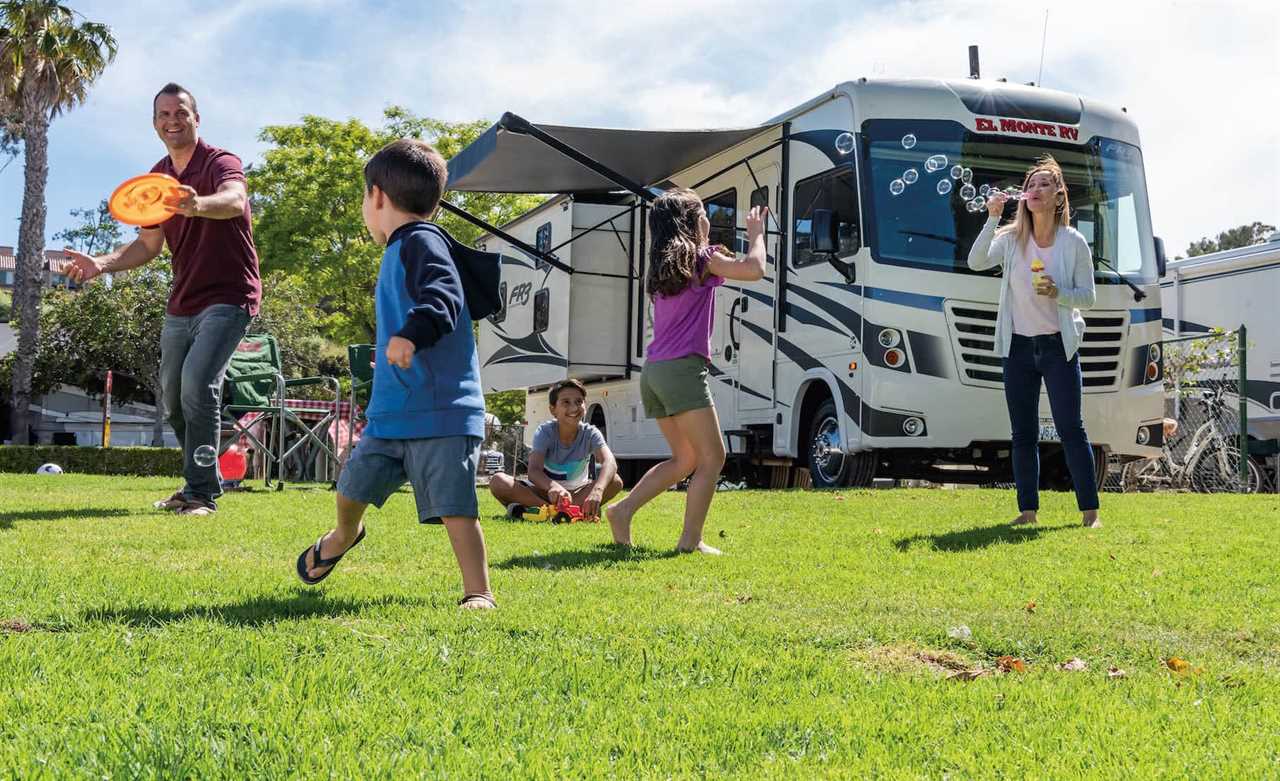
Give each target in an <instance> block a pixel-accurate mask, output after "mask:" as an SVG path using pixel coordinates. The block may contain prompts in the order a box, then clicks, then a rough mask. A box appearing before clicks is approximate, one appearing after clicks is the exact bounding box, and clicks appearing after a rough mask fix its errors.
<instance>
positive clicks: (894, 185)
mask: <svg viewBox="0 0 1280 781" xmlns="http://www.w3.org/2000/svg"><path fill="white" fill-rule="evenodd" d="M905 189H907V185H906V183H905V182H903V181H902V180H901V179H894V180H893V181H892V182H889V192H891V193H893V194H894V195H902V191H903V190H905Z"/></svg>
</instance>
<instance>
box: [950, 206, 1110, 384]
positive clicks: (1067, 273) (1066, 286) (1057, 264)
mask: <svg viewBox="0 0 1280 781" xmlns="http://www.w3.org/2000/svg"><path fill="white" fill-rule="evenodd" d="M999 224H1000V218H999V217H988V218H987V222H986V224H985V225H983V226H982V232H981V233H979V234H978V238H976V239H974V241H973V246H972V247H970V248H969V268H971V269H973V270H974V271H983V270H986V269H989V268H992V267H994V266H1000V268H1001V269H1002V271H1003V272H1004V273H1003V274H1002V276H1001V280H1000V313H999V314H998V315H997V316H996V352H997V353H999V355H1000V357H1001V358H1007V357H1008V356H1009V345H1010V344H1011V343H1012V342H1013V316H1012V315H1011V314H1010V312H1009V307H1008V306H1006V303H1005V302H1006V300H1007V299H1008V297H1009V278H1010V277H1011V276H1012V275H1011V274H1010V273H1009V269H1010V267H1011V265H1012V264H1013V262H1014V259H1015V258H1016V257H1017V256H1018V247H1017V242H1016V237H1015V236H1014V234H1013V233H1012V232H1009V233H1004V234H1002V235H1000V236H998V237H997V236H996V227H997V226H998V225H999ZM1044 270H1045V273H1046V274H1048V275H1049V276H1051V277H1053V281H1054V283H1055V284H1056V285H1057V286H1058V298H1057V302H1058V330H1059V331H1060V332H1061V334H1062V349H1063V351H1064V352H1065V353H1066V356H1067V360H1068V361H1069V360H1071V358H1072V356H1074V355H1075V354H1076V350H1077V349H1079V347H1080V340H1081V339H1082V338H1083V337H1084V316H1082V315H1081V314H1080V310H1081V309H1091V308H1092V307H1093V304H1094V301H1095V300H1097V293H1096V291H1095V290H1094V287H1093V254H1092V253H1091V252H1090V251H1089V243H1088V242H1086V241H1085V240H1084V236H1082V235H1080V232H1079V231H1077V230H1076V229H1075V228H1072V227H1069V226H1066V225H1063V226H1059V227H1058V232H1057V233H1056V234H1054V238H1053V252H1052V253H1050V257H1049V258H1048V260H1046V261H1045V269H1044Z"/></svg>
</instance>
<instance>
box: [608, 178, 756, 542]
mask: <svg viewBox="0 0 1280 781" xmlns="http://www.w3.org/2000/svg"><path fill="white" fill-rule="evenodd" d="M767 213H768V209H766V208H764V207H760V206H757V207H753V208H752V209H751V211H750V212H749V213H748V214H747V254H746V256H745V257H744V258H742V259H741V260H739V259H737V258H736V257H735V256H734V255H733V254H732V253H731V252H730V251H729V250H728V249H726V248H725V247H722V246H714V247H713V246H708V244H707V238H708V236H709V235H710V232H711V222H710V221H709V220H708V219H707V214H706V211H705V210H704V209H703V208H702V201H701V199H699V198H698V194H697V193H695V192H694V191H693V190H685V189H676V190H669V191H667V192H666V193H663V194H662V195H661V196H659V197H658V198H657V199H656V200H654V202H653V204H652V205H651V211H650V212H649V233H650V235H651V236H652V238H653V241H652V246H651V248H650V250H649V275H648V279H646V280H645V288H646V290H647V291H648V293H649V295H650V296H652V297H653V341H652V342H650V343H649V347H648V349H647V350H646V353H645V357H646V360H645V365H644V371H643V373H642V374H641V376H640V397H641V400H642V401H643V403H644V411H645V415H647V416H648V417H651V418H657V420H658V428H659V429H661V431H662V436H663V437H665V438H666V440H667V444H668V445H669V446H670V448H671V458H669V459H667V460H666V461H663V462H662V463H660V464H658V465H657V466H655V467H654V468H652V469H650V470H649V471H648V472H647V473H645V476H644V477H642V478H640V482H638V483H636V487H635V488H633V489H632V490H631V493H629V494H627V497H626V498H625V499H623V500H622V501H620V502H617V503H615V504H612V505H610V506H609V507H608V508H607V510H606V515H607V517H608V518H609V526H610V528H611V529H612V531H613V541H614V542H616V543H618V544H619V545H630V544H631V517H632V516H633V515H634V514H635V512H636V510H639V509H640V508H641V507H643V506H644V505H645V503H647V502H648V501H649V500H650V499H652V498H653V497H655V496H657V495H658V494H660V493H663V492H664V491H666V490H667V489H668V488H670V487H671V486H673V485H675V484H676V483H678V482H680V481H681V480H683V479H685V478H686V477H688V478H689V488H688V491H687V493H686V494H685V506H684V532H683V533H682V534H681V535H680V541H679V542H678V543H677V544H676V549H677V550H679V551H681V552H683V553H693V552H695V551H697V552H700V553H714V554H718V553H719V552H720V551H718V550H716V549H715V548H713V547H711V546H710V545H707V544H706V543H705V542H703V541H702V526H703V524H704V523H705V522H706V519H707V510H708V509H709V508H710V507H711V499H712V497H713V496H715V491H716V481H717V480H719V478H720V469H721V467H723V466H724V440H723V439H722V438H721V436H720V420H719V418H718V417H716V408H715V405H714V403H713V402H712V400H711V388H710V386H709V385H708V384H707V365H708V364H709V363H710V361H711V327H712V322H713V320H714V318H715V289H716V288H717V287H718V286H720V285H721V284H723V283H724V281H725V280H726V279H735V280H740V281H743V282H754V281H755V280H757V279H760V278H761V277H763V276H764V265H765V246H764V221H765V216H766V215H767Z"/></svg>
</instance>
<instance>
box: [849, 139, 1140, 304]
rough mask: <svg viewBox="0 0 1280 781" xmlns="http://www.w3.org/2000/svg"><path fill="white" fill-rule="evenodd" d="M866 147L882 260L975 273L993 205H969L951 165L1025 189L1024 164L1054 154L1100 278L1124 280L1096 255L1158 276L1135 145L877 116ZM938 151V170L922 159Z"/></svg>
mask: <svg viewBox="0 0 1280 781" xmlns="http://www.w3.org/2000/svg"><path fill="white" fill-rule="evenodd" d="M908 133H910V134H912V135H914V136H915V138H916V143H915V145H914V146H913V147H912V148H911V149H905V148H903V143H902V139H903V137H904V136H906V135H907V134H908ZM861 152H862V160H863V163H862V165H863V171H864V172H869V175H867V174H866V173H864V176H863V187H864V203H865V204H866V206H865V209H866V214H865V220H866V222H867V223H868V224H867V225H865V226H864V228H865V233H866V234H867V239H868V243H869V244H870V245H871V252H872V256H873V257H874V258H875V259H876V260H877V261H878V262H880V263H888V264H892V265H901V266H914V267H918V268H925V269H931V270H935V271H953V272H963V273H970V272H969V269H968V266H967V264H966V262H965V261H966V258H967V256H968V254H969V247H970V246H972V244H973V240H974V239H975V238H976V237H977V235H978V231H979V230H981V228H982V223H983V222H984V221H985V220H986V218H987V212H986V209H983V210H982V211H981V212H979V213H976V214H975V213H971V212H969V211H967V210H966V208H965V200H964V199H963V198H962V197H961V194H960V189H961V187H962V186H963V182H961V181H960V180H956V179H952V178H951V177H950V169H951V168H952V166H957V165H959V166H962V167H966V168H970V169H972V171H973V179H972V184H973V186H974V187H975V188H981V187H982V185H984V184H985V185H989V186H991V187H1001V188H1003V187H1008V186H1010V185H1016V186H1019V187H1021V186H1022V177H1023V174H1024V173H1025V172H1026V170H1027V168H1028V167H1030V166H1031V164H1032V163H1033V162H1034V161H1035V159H1036V158H1037V157H1039V156H1040V155H1042V154H1045V153H1048V154H1052V155H1053V156H1054V158H1055V159H1056V160H1057V161H1058V163H1059V164H1060V165H1061V166H1062V171H1063V174H1064V175H1065V176H1066V179H1067V191H1068V194H1069V196H1070V199H1071V212H1072V213H1071V224H1072V226H1074V227H1075V228H1076V229H1077V230H1079V231H1080V232H1081V233H1082V234H1084V237H1085V239H1086V240H1087V241H1088V242H1089V245H1090V247H1092V249H1093V256H1094V258H1095V267H1096V268H1097V269H1098V272H1099V273H1098V276H1097V279H1098V281H1099V282H1102V283H1105V282H1107V281H1112V282H1115V283H1116V284H1119V283H1120V280H1119V279H1117V278H1116V276H1115V275H1114V274H1113V273H1111V272H1110V271H1108V270H1107V267H1106V266H1105V265H1102V264H1100V263H1098V262H1097V261H1098V260H1104V261H1106V262H1107V263H1108V264H1110V265H1111V266H1112V267H1113V268H1115V269H1116V270H1117V271H1119V272H1120V273H1121V274H1123V275H1124V276H1126V277H1128V278H1130V279H1131V280H1133V281H1146V282H1154V281H1155V278H1156V264H1155V247H1154V243H1153V241H1152V238H1151V217H1150V211H1149V210H1148V207H1147V188H1146V178H1145V176H1144V174H1143V169H1142V152H1141V151H1140V150H1139V149H1138V148H1137V147H1135V146H1133V145H1131V144H1126V143H1123V142H1120V141H1113V140H1110V139H1105V138H1094V139H1092V140H1090V141H1089V143H1087V144H1085V145H1083V146H1079V145H1072V144H1061V143H1052V142H1046V141H1044V140H1039V139H1036V140H1024V139H1015V138H1009V137H1003V136H1000V137H997V136H991V135H983V134H978V133H974V132H971V131H969V130H967V129H966V128H964V127H963V126H961V125H960V124H958V123H956V122H951V121H941V120H870V121H868V122H866V123H865V124H864V125H863V133H862V149H861ZM932 155H945V156H946V159H947V162H946V166H945V167H943V168H942V170H940V171H937V172H935V173H929V172H927V170H926V168H925V164H924V163H925V160H926V159H927V158H929V157H930V156H932ZM911 168H914V169H916V172H917V175H918V177H919V178H918V180H917V181H916V182H915V183H914V184H907V185H906V186H905V189H904V190H903V191H902V193H901V194H900V195H894V194H893V192H892V191H891V189H890V186H891V183H893V182H894V180H895V179H900V178H902V176H903V174H904V172H906V171H907V170H908V169H911ZM908 178H911V177H908ZM943 180H947V181H949V182H950V184H951V190H950V192H949V193H947V194H945V195H940V194H939V189H938V184H939V182H941V181H943ZM945 187H946V186H945V185H944V189H945ZM894 189H897V185H894ZM1012 214H1013V208H1012V207H1007V209H1006V213H1005V216H1006V218H1007V217H1008V216H1010V215H1012Z"/></svg>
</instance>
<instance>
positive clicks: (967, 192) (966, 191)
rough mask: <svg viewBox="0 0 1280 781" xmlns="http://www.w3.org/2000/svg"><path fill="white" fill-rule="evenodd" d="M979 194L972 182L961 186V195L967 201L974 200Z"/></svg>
mask: <svg viewBox="0 0 1280 781" xmlns="http://www.w3.org/2000/svg"><path fill="white" fill-rule="evenodd" d="M977 194H978V190H977V188H976V187H974V186H973V185H971V184H966V185H964V186H963V187H961V188H960V197H961V198H963V199H965V200H966V201H972V200H973V197H974V196H975V195H977Z"/></svg>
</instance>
